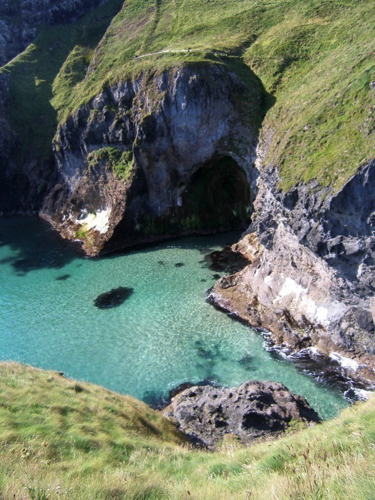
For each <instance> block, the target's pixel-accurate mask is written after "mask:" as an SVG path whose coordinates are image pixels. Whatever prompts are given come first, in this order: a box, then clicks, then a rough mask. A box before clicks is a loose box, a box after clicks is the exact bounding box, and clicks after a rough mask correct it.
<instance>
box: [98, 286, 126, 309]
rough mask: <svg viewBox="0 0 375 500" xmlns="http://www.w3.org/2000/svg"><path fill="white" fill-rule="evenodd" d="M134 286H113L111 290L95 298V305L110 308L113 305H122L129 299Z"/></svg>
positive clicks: (100, 307)
mask: <svg viewBox="0 0 375 500" xmlns="http://www.w3.org/2000/svg"><path fill="white" fill-rule="evenodd" d="M133 292H134V288H127V287H125V286H120V287H118V288H112V290H110V291H109V292H105V293H102V294H100V295H98V297H96V299H95V300H94V305H95V307H98V308H99V309H110V308H112V307H118V306H121V304H123V303H124V302H125V300H126V299H128V298H129V297H130V296H131V295H132V293H133Z"/></svg>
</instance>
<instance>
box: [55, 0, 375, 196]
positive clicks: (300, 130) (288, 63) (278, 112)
mask: <svg viewBox="0 0 375 500" xmlns="http://www.w3.org/2000/svg"><path fill="white" fill-rule="evenodd" d="M374 39H375V15H374V9H373V2H372V1H371V0H362V1H360V2H358V1H357V0H340V1H339V0H331V1H329V0H307V1H305V2H300V1H299V0H253V1H251V0H250V1H249V0H247V1H243V0H226V1H223V0H210V1H205V0H188V1H187V0H156V1H155V0H145V1H144V0H143V1H142V2H141V1H140V0H128V1H127V2H126V3H125V5H124V7H123V9H122V11H121V12H120V13H119V15H118V16H117V17H116V18H115V19H114V21H113V23H112V25H111V27H110V29H109V30H108V32H107V34H106V36H105V37H104V39H103V41H102V42H101V44H100V45H99V47H98V49H97V51H96V54H95V57H94V60H93V62H92V71H91V72H90V74H89V75H88V78H87V79H86V81H85V82H82V85H81V86H80V87H79V91H78V92H77V93H76V94H75V96H74V98H73V99H72V100H71V101H70V102H69V106H65V105H63V106H62V105H61V106H60V109H62V110H63V112H62V117H65V116H66V114H67V113H68V112H69V111H71V110H72V109H74V108H76V107H77V106H78V105H79V104H80V103H82V102H84V101H87V100H89V99H90V98H91V97H92V96H94V95H95V94H97V93H98V92H99V91H100V90H101V89H102V88H103V87H105V86H106V85H108V84H110V83H113V82H115V81H118V80H121V79H123V78H126V77H128V76H130V75H131V76H133V77H134V76H135V75H137V74H139V73H140V72H141V71H143V70H146V69H148V70H156V71H160V70H161V69H164V68H167V67H174V66H178V65H180V64H188V63H189V62H194V61H205V62H209V63H211V64H212V63H217V64H229V65H230V64H232V65H233V64H235V61H236V59H235V58H236V57H237V58H238V59H237V63H236V64H237V68H238V67H240V63H242V62H245V63H246V64H247V65H248V66H249V67H251V68H252V69H253V70H254V71H255V73H256V74H257V75H258V77H259V78H260V79H261V80H262V82H263V83H264V85H265V87H266V90H267V91H269V92H271V93H272V94H273V95H274V96H275V97H276V104H275V105H274V106H273V107H272V108H271V110H270V111H269V112H268V114H267V116H266V119H265V122H264V125H265V127H266V128H271V129H272V130H273V131H274V140H273V141H272V144H271V148H270V151H269V156H268V160H269V161H272V162H274V163H277V164H278V165H279V166H280V170H281V177H282V183H281V185H282V187H283V188H285V189H288V188H289V187H291V186H292V185H294V184H295V183H297V182H299V181H308V180H310V179H313V178H317V179H318V180H319V181H320V182H321V183H322V184H324V185H328V184H331V185H333V187H336V188H338V187H340V186H341V185H342V184H343V182H344V181H346V180H347V179H348V178H349V177H350V176H351V175H352V174H353V173H354V172H355V171H356V170H357V168H358V166H359V165H361V164H364V163H365V162H366V161H368V160H369V159H371V157H372V156H373V154H374V149H375V113H374V106H375V91H371V90H370V82H371V81H373V80H374V79H375V64H374V50H375V43H374ZM188 47H191V49H192V52H191V53H190V54H186V53H173V52H172V53H170V54H161V55H154V56H151V57H146V58H141V59H138V60H136V59H134V55H135V54H138V55H140V54H145V53H150V52H151V53H152V52H157V51H160V50H168V49H170V50H183V49H187V48H188ZM216 50H219V51H225V52H226V53H227V54H229V55H231V58H225V57H220V56H216V57H215V56H214V55H213V53H212V51H216ZM234 69H236V68H234Z"/></svg>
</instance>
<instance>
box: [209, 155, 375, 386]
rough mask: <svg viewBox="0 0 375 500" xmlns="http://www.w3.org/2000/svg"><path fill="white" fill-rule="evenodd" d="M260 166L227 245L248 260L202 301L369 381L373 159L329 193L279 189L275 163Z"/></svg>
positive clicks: (372, 374)
mask: <svg viewBox="0 0 375 500" xmlns="http://www.w3.org/2000/svg"><path fill="white" fill-rule="evenodd" d="M258 165H259V164H258ZM259 166H260V172H261V175H260V177H259V179H258V188H259V191H258V196H257V198H256V200H255V203H254V207H255V211H256V216H255V217H254V222H253V224H252V225H251V227H250V229H249V234H248V235H246V236H245V237H244V238H243V240H242V241H241V242H240V243H239V244H238V245H236V246H235V247H234V248H233V249H234V250H235V251H237V252H239V253H241V254H243V255H245V256H246V257H247V258H248V260H249V261H250V262H251V263H250V264H249V265H248V266H246V267H245V268H244V269H243V270H242V271H240V272H238V273H236V274H233V275H231V276H229V277H224V278H222V279H221V280H220V281H219V282H218V283H217V284H216V285H215V287H214V289H213V290H212V291H210V293H209V300H210V302H212V303H214V304H216V305H217V306H218V307H220V308H222V309H224V310H226V311H228V312H231V313H234V314H235V315H236V316H238V317H240V318H242V319H243V320H245V321H247V322H248V323H249V324H251V325H252V326H254V327H257V328H265V329H267V330H269V331H271V332H272V336H271V339H272V341H273V343H274V344H276V345H278V346H281V347H283V348H284V349H285V351H286V352H288V353H292V352H294V353H295V352H298V351H300V350H304V353H305V354H306V352H311V354H312V355H313V356H316V355H318V356H320V355H324V356H326V358H327V359H328V361H329V359H334V360H335V361H336V362H339V363H340V364H341V368H342V372H343V374H344V376H345V377H349V378H351V379H354V380H356V381H357V383H358V385H359V387H373V383H374V381H375V371H374V368H375V360H374V354H375V334H374V281H373V280H374V276H375V267H374V263H375V253H374V251H375V237H374V227H375V222H374V214H375V199H374V194H373V193H374V192H375V191H374V189H375V162H371V163H370V164H369V165H367V166H366V167H364V168H363V169H361V170H360V171H359V172H358V173H357V174H356V175H355V176H353V178H352V179H350V180H349V181H348V182H347V183H346V184H345V186H344V187H343V189H342V190H341V191H340V192H338V193H336V194H332V193H330V191H329V189H327V188H325V189H323V188H321V187H319V186H315V188H314V189H313V188H312V186H310V189H308V186H305V185H302V186H299V187H297V188H295V189H294V190H293V191H292V192H290V193H283V192H281V191H280V190H278V189H277V170H273V172H270V170H269V169H267V168H266V167H262V166H261V165H259ZM306 349H309V350H310V351H306ZM366 381H367V382H366Z"/></svg>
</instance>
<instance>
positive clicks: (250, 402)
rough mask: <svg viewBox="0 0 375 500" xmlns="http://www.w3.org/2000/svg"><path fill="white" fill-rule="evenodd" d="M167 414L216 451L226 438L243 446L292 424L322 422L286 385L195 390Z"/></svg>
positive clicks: (177, 397) (181, 396)
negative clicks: (229, 437) (235, 439)
mask: <svg viewBox="0 0 375 500" xmlns="http://www.w3.org/2000/svg"><path fill="white" fill-rule="evenodd" d="M163 414H164V415H165V416H166V417H168V418H173V419H174V420H176V421H177V423H178V425H179V429H180V430H181V431H182V432H184V433H185V434H187V435H188V436H189V437H190V439H191V440H192V441H193V442H198V443H201V444H204V445H206V446H208V447H210V448H213V447H215V445H217V444H218V443H219V441H221V440H222V439H223V437H224V435H225V434H232V435H234V436H237V437H238V438H239V439H240V441H241V442H242V443H249V442H251V441H252V440H254V439H256V438H259V437H262V436H266V435H267V434H271V433H275V432H281V431H284V430H285V429H287V427H288V425H289V424H290V422H291V421H292V420H298V421H302V422H319V416H318V414H317V413H316V412H315V410H313V409H312V408H311V407H310V406H309V404H308V403H307V401H306V399H305V398H303V397H301V396H298V395H295V394H292V393H291V392H290V391H289V390H288V389H287V388H286V387H285V386H284V385H283V384H279V383H272V382H257V381H249V382H245V383H244V384H242V385H240V386H239V387H236V388H223V387H212V386H193V387H189V388H188V389H185V390H183V391H182V392H180V393H179V394H177V395H175V396H174V397H173V398H172V401H171V403H170V405H169V406H167V407H166V408H165V409H164V411H163Z"/></svg>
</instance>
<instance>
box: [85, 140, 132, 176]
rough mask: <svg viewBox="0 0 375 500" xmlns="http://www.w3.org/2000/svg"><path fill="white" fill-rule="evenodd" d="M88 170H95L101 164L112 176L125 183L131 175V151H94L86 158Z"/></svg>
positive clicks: (111, 148) (109, 148)
mask: <svg viewBox="0 0 375 500" xmlns="http://www.w3.org/2000/svg"><path fill="white" fill-rule="evenodd" d="M87 162H88V165H89V168H95V167H97V166H98V165H99V164H100V163H103V164H104V165H105V167H106V168H108V169H109V170H110V171H112V172H113V174H114V176H115V177H116V178H117V179H119V180H121V181H123V182H126V181H127V180H129V179H130V177H131V175H132V173H133V166H134V163H133V153H132V151H124V152H122V151H120V150H119V149H117V148H113V147H106V148H101V149H96V150H95V151H92V152H91V153H89V155H88V156H87Z"/></svg>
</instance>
